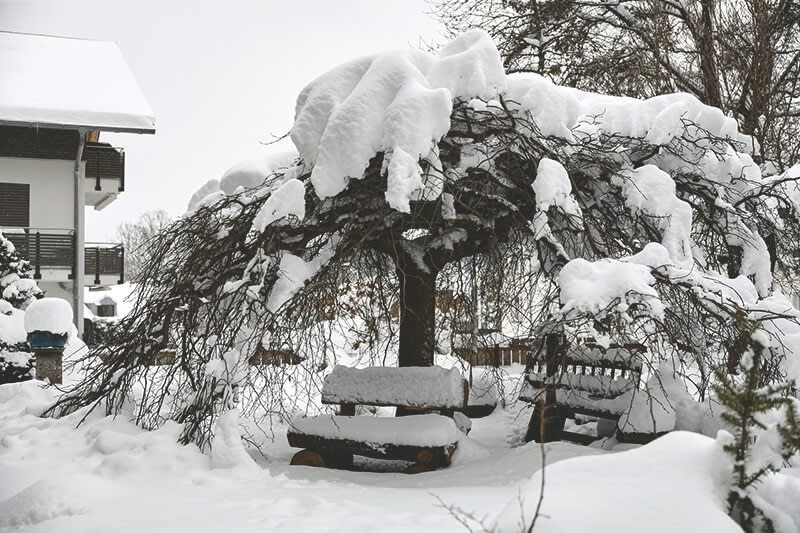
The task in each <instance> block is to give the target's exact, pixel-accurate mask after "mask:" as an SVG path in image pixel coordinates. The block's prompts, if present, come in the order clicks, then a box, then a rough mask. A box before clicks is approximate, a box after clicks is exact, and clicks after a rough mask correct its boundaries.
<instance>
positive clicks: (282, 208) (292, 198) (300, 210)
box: [253, 179, 306, 233]
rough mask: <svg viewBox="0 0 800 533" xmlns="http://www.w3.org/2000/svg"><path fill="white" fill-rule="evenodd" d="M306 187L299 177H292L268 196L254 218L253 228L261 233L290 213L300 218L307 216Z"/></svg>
mask: <svg viewBox="0 0 800 533" xmlns="http://www.w3.org/2000/svg"><path fill="white" fill-rule="evenodd" d="M305 194H306V188H305V186H304V185H303V182H302V181H300V180H298V179H290V180H289V181H287V182H286V183H284V184H283V185H281V186H280V187H278V188H277V189H275V191H274V192H273V193H272V194H271V195H270V196H269V198H267V200H266V201H265V202H264V205H262V206H261V209H260V210H259V211H258V213H257V214H256V218H255V219H254V220H253V229H254V230H255V231H257V232H259V233H263V231H264V230H265V229H266V228H267V226H269V225H270V224H272V223H273V222H275V221H276V220H280V219H282V218H286V217H287V216H289V215H293V216H295V217H297V218H298V219H300V220H303V218H304V217H305V216H306V198H305Z"/></svg>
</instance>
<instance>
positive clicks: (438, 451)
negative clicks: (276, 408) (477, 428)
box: [287, 431, 458, 467]
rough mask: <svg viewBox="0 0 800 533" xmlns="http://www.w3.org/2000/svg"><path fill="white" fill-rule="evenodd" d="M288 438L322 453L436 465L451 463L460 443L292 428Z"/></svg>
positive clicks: (303, 446) (292, 444)
mask: <svg viewBox="0 0 800 533" xmlns="http://www.w3.org/2000/svg"><path fill="white" fill-rule="evenodd" d="M287 438H288V440H289V445H290V446H292V447H294V448H305V449H308V450H312V451H315V452H317V453H319V454H321V455H322V456H330V455H337V454H348V453H349V454H354V455H362V456H364V457H373V458H375V459H396V460H403V461H412V462H415V463H420V464H424V465H428V466H433V467H442V466H449V465H450V458H451V457H452V455H453V452H454V451H455V449H456V447H457V446H458V442H453V443H452V444H449V445H447V446H408V445H401V444H378V443H370V442H359V441H355V440H349V439H330V438H326V437H320V436H317V435H308V434H305V433H299V432H296V431H289V432H288V433H287Z"/></svg>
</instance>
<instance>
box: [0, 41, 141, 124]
mask: <svg viewBox="0 0 800 533" xmlns="http://www.w3.org/2000/svg"><path fill="white" fill-rule="evenodd" d="M0 124H13V125H27V124H36V125H39V126H54V127H64V126H76V127H77V126H81V127H86V128H90V129H94V130H104V131H128V132H137V133H154V132H155V118H154V116H153V111H152V110H151V109H150V105H149V104H148V103H147V100H145V97H144V95H143V94H142V91H141V89H139V86H138V84H137V83H136V79H135V78H134V77H133V73H132V72H131V70H130V68H129V67H128V64H127V63H126V62H125V59H124V58H123V57H122V53H121V52H120V50H119V48H118V47H117V45H116V44H115V43H112V42H105V41H91V40H85V39H73V38H66V37H52V36H46V35H31V34H24V33H11V32H0Z"/></svg>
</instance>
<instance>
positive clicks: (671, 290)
mask: <svg viewBox="0 0 800 533" xmlns="http://www.w3.org/2000/svg"><path fill="white" fill-rule="evenodd" d="M291 138H292V141H293V142H294V145H295V146H296V148H297V153H296V155H295V156H294V158H290V159H288V161H287V158H280V162H279V163H278V164H277V165H275V167H274V168H271V169H270V171H269V172H268V173H267V175H266V176H261V177H260V178H259V179H256V180H254V179H250V178H248V179H244V180H242V179H239V178H237V179H238V181H236V180H231V179H229V180H226V179H225V178H223V180H222V182H221V183H220V182H216V183H212V184H210V185H209V186H207V187H205V188H204V189H203V194H200V195H198V196H199V197H198V198H196V200H195V202H193V204H194V205H193V206H192V208H191V209H190V211H189V212H187V214H185V215H184V216H183V217H182V218H180V219H179V220H177V221H176V222H175V223H173V224H171V225H170V226H169V227H168V228H166V230H165V231H164V232H163V233H162V234H160V236H159V237H158V238H157V239H155V240H154V241H153V242H152V243H151V244H150V246H149V249H148V251H147V254H146V256H147V257H148V258H149V260H148V263H147V264H146V265H145V266H144V267H143V269H142V271H141V280H142V284H141V287H140V290H139V292H138V296H137V302H136V304H135V305H134V310H133V312H132V313H131V315H129V316H128V317H126V318H125V319H124V320H123V322H122V323H121V325H120V327H119V328H118V334H117V336H116V339H115V340H114V342H113V344H111V345H104V346H100V347H98V348H96V350H95V351H94V352H93V354H92V356H91V357H89V358H87V360H86V361H84V363H87V364H88V370H87V373H86V378H85V379H84V380H83V382H81V383H79V384H77V385H76V386H75V387H74V388H73V389H72V390H71V391H70V392H69V393H68V394H66V395H65V396H63V397H62V399H61V400H60V401H59V403H58V404H57V405H56V406H55V407H54V408H53V410H52V411H51V412H54V413H62V412H69V411H72V410H74V409H76V408H79V407H82V406H86V405H92V406H98V405H99V406H102V408H104V409H106V410H107V411H108V412H117V411H118V410H119V409H121V408H122V406H123V405H126V404H129V403H130V401H131V400H132V399H133V400H134V403H135V405H136V416H137V418H138V420H139V422H140V423H142V424H144V425H147V426H152V425H155V424H158V423H160V422H161V421H163V420H164V419H174V420H177V421H178V422H181V423H184V429H183V435H182V439H183V440H184V441H185V442H189V441H196V442H199V443H201V444H204V443H206V442H207V439H208V437H209V432H210V428H211V423H212V421H213V418H214V416H215V414H217V413H219V412H220V410H221V409H225V408H226V407H229V406H230V405H231V404H232V403H233V401H234V398H237V397H238V398H241V397H242V395H244V397H249V398H262V400H261V401H262V407H263V401H264V400H263V398H265V397H266V396H267V395H269V394H275V389H279V388H280V387H282V386H283V385H285V384H286V381H285V378H286V374H285V373H282V372H283V371H281V370H279V369H271V370H262V371H259V372H252V371H251V372H248V371H247V370H248V366H247V363H248V359H249V358H250V357H251V356H252V354H253V353H255V352H256V351H257V350H258V349H259V347H263V346H271V345H276V346H277V345H282V344H283V343H287V342H288V343H290V344H292V346H293V347H295V348H296V349H300V350H303V351H304V355H305V356H306V357H307V359H306V361H305V363H304V364H303V365H302V367H303V369H304V371H305V372H307V373H308V375H316V376H318V375H319V374H320V373H321V372H322V371H323V369H324V368H325V366H326V365H327V364H328V363H329V360H330V355H329V350H328V349H326V348H325V346H326V342H327V341H328V340H329V336H330V330H329V328H330V327H332V324H333V323H335V320H330V319H328V318H326V317H320V314H319V308H320V304H321V302H325V301H328V300H330V301H333V302H334V304H335V305H340V306H342V305H344V303H345V302H344V299H345V298H346V294H345V292H344V291H342V287H344V286H345V285H348V284H349V286H350V287H351V288H352V289H353V290H356V291H359V290H360V291H363V292H362V295H364V294H365V293H366V291H371V293H380V294H386V293H391V292H393V291H394V290H397V293H398V300H399V315H400V316H399V328H398V330H399V331H398V335H397V337H396V341H397V344H396V345H391V343H390V348H387V350H393V351H395V352H396V353H397V360H398V362H399V364H400V365H430V364H432V363H433V358H434V353H435V351H436V350H437V346H436V319H435V317H436V311H435V298H436V296H435V295H436V288H437V286H439V287H441V286H448V285H449V286H453V285H455V284H457V281H456V280H458V279H459V276H460V275H461V274H462V273H463V272H465V270H463V267H464V265H466V264H469V262H470V261H472V259H471V258H476V257H477V258H479V266H480V268H483V267H485V266H487V265H489V264H490V263H491V261H490V260H489V259H487V258H492V257H494V258H497V257H498V256H499V257H500V258H501V260H500V262H499V263H497V262H495V264H494V265H493V268H496V269H498V271H502V272H503V273H504V275H503V276H502V283H503V284H506V285H507V286H508V287H510V288H511V290H513V291H516V292H520V291H521V288H522V287H535V288H536V290H537V291H539V294H540V296H541V297H540V298H537V299H535V300H534V299H531V300H528V299H523V300H520V301H517V302H516V303H515V305H516V306H517V308H518V309H517V311H519V312H521V313H522V314H524V315H526V316H528V317H530V324H531V325H530V329H531V333H537V332H541V331H544V330H547V329H548V328H552V327H555V326H558V327H560V328H566V330H568V331H570V332H572V334H574V335H576V336H577V335H592V336H593V337H595V338H598V339H605V340H607V341H610V340H612V339H627V338H637V339H639V340H641V341H643V342H645V343H646V344H647V345H648V346H649V347H650V350H649V356H648V357H649V358H650V359H649V361H648V362H649V364H652V365H653V366H654V367H657V366H658V365H659V364H660V363H662V362H664V361H669V362H671V364H672V367H673V368H674V369H675V370H676V371H678V372H681V373H682V375H684V376H686V377H687V379H688V380H689V381H691V382H693V383H694V385H695V387H696V389H697V392H698V393H699V394H700V395H701V396H702V395H703V394H705V391H706V390H707V389H708V387H709V386H710V384H711V382H712V380H713V374H714V371H715V370H717V369H719V368H726V367H728V366H731V365H730V361H731V360H733V361H734V365H733V366H735V364H736V363H737V362H738V358H739V357H741V355H742V354H743V353H745V352H746V351H747V350H748V347H749V346H750V344H751V337H752V335H753V331H754V330H758V331H760V332H763V334H759V335H760V336H759V342H761V343H762V344H767V345H768V348H769V350H768V352H769V356H768V357H764V358H763V360H764V365H765V369H766V371H765V372H763V373H762V375H763V376H764V379H765V380H766V381H769V382H772V381H787V380H790V379H792V378H796V377H800V363H798V357H800V322H799V321H798V316H800V315H798V311H796V310H795V309H794V308H793V307H792V305H791V303H790V302H789V301H788V300H787V299H786V298H785V297H784V296H782V295H781V294H779V293H776V292H774V291H773V288H774V287H773V282H772V272H773V271H775V270H776V269H792V268H796V266H797V265H796V261H797V257H798V250H799V249H800V246H798V243H799V242H800V240H799V237H800V225H799V224H798V221H800V218H798V217H799V216H800V188H798V185H797V180H798V179H799V178H800V168H798V167H794V168H792V169H789V170H787V171H785V172H783V173H779V174H775V175H764V174H763V173H762V169H761V168H760V167H759V165H757V164H756V163H755V162H754V161H753V158H752V150H753V146H754V143H753V141H752V138H751V137H750V136H748V135H745V134H743V133H741V132H740V131H739V129H738V127H737V124H736V121H735V120H733V119H732V118H729V117H726V116H725V115H724V114H723V113H722V112H721V111H720V110H719V109H716V108H714V107H711V106H706V105H704V104H702V103H701V102H700V101H699V100H698V99H697V98H695V97H693V96H691V95H689V94H683V93H679V94H671V95H663V96H657V97H653V98H649V99H645V100H638V99H633V98H626V97H613V96H603V95H597V94H593V93H588V92H582V91H579V90H576V89H572V88H567V87H561V86H558V85H554V84H553V83H552V82H551V81H549V80H547V79H545V78H543V77H541V76H539V75H536V74H506V72H505V69H504V66H503V62H502V60H501V57H500V54H499V53H498V51H497V48H496V47H495V45H494V43H493V42H492V40H491V38H490V37H489V36H488V35H487V34H486V33H485V32H483V31H480V30H472V31H470V32H467V33H464V34H462V35H460V36H459V37H457V38H456V39H455V40H453V41H452V42H451V43H449V44H448V45H447V46H445V47H443V49H442V50H441V51H440V52H439V53H438V54H437V55H433V54H429V53H424V52H419V51H415V50H409V51H401V52H391V53H386V54H379V55H374V56H369V57H366V58H362V59H359V60H356V61H353V62H350V63H347V64H345V65H342V66H340V67H337V68H335V69H333V70H332V71H330V72H328V73H326V74H323V75H322V76H320V77H319V78H317V79H316V80H314V81H312V82H311V83H310V84H309V85H308V86H307V87H306V88H305V89H304V90H303V91H302V93H301V94H300V96H299V97H298V101H297V106H296V114H295V123H294V126H293V128H292V131H291ZM248 180H249V181H248ZM200 197H202V198H200ZM481 261H482V262H481ZM498 264H499V266H498ZM473 265H474V264H473ZM356 306H361V307H365V308H368V312H367V313H366V315H367V316H364V315H360V318H359V320H357V321H355V322H354V323H355V325H356V329H357V330H358V331H357V333H358V334H363V335H364V336H366V337H370V338H371V339H373V340H374V339H375V338H378V337H381V336H382V335H383V337H381V340H382V341H385V340H386V339H385V335H384V329H382V328H386V327H388V328H390V326H386V324H390V323H391V322H392V319H391V311H390V310H389V309H388V307H387V306H385V305H383V304H382V301H381V300H380V298H372V297H371V296H367V297H364V298H361V299H360V300H359V301H358V302H356ZM379 322H380V323H381V324H383V326H382V325H381V324H378V323H379ZM326 328H328V329H326ZM754 328H755V329H754ZM764 339H768V340H764ZM171 345H174V346H175V349H176V361H175V364H174V365H172V366H170V367H168V368H166V369H163V370H158V371H156V370H154V369H153V368H152V367H149V366H148V363H149V362H152V360H153V358H154V357H155V354H156V353H158V352H159V351H160V350H163V349H164V348H166V347H168V346H171ZM731 347H734V348H733V349H732V348H731ZM100 353H103V354H104V357H103V359H104V360H105V361H106V363H105V364H103V363H101V362H100V360H99V359H96V358H94V356H95V355H97V354H100ZM298 386H299V385H298V384H297V383H293V384H292V387H298ZM270 408H271V407H270Z"/></svg>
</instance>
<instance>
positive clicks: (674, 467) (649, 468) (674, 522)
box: [495, 431, 741, 533]
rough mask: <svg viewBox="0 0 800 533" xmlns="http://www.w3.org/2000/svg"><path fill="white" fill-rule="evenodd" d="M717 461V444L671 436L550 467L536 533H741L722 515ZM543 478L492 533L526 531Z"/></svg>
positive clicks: (678, 433) (524, 490)
mask: <svg viewBox="0 0 800 533" xmlns="http://www.w3.org/2000/svg"><path fill="white" fill-rule="evenodd" d="M719 453H720V452H719V451H718V448H717V447H716V445H715V442H714V439H711V438H709V437H705V436H703V435H697V434H695V433H689V432H683V431H676V432H673V433H669V434H667V435H665V436H663V437H661V438H659V439H656V440H655V441H653V442H652V443H650V444H648V445H647V446H643V447H641V448H637V449H633V450H629V451H625V452H620V453H614V454H608V455H598V456H594V457H578V458H574V459H567V460H564V461H561V462H559V463H556V464H553V465H550V466H548V467H547V468H546V472H545V475H546V480H547V482H546V485H545V490H544V500H543V503H542V509H541V514H540V516H539V519H538V520H537V522H536V528H535V530H536V531H539V532H564V531H587V530H591V531H592V532H594V533H604V532H609V533H611V532H614V533H616V532H619V531H648V532H650V533H661V532H663V533H673V532H675V531H699V530H702V531H704V532H707V533H722V532H740V531H741V529H740V528H739V526H738V525H737V524H736V523H735V522H734V521H733V520H732V519H731V518H730V517H729V516H728V515H727V514H726V513H725V500H724V498H725V495H726V492H727V488H726V487H724V486H722V483H721V475H720V467H721V464H722V459H721V458H720V457H719V455H718V454H719ZM645 473H646V474H645ZM541 475H542V474H541V472H537V473H536V474H534V477H533V479H532V480H531V481H529V482H528V484H527V485H523V487H522V488H521V489H520V496H519V498H515V499H514V500H512V501H510V502H509V503H508V505H507V506H506V508H505V509H504V510H503V511H502V513H501V514H500V515H499V516H498V518H497V519H496V524H495V529H496V530H497V531H524V530H525V527H521V526H522V525H525V526H527V524H528V523H529V521H530V520H531V518H532V517H533V514H534V511H535V509H536V504H537V501H538V497H539V490H540V487H541ZM610 480H613V482H612V483H610ZM520 500H521V501H520ZM700 524H702V527H700V526H699V525H700Z"/></svg>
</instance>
